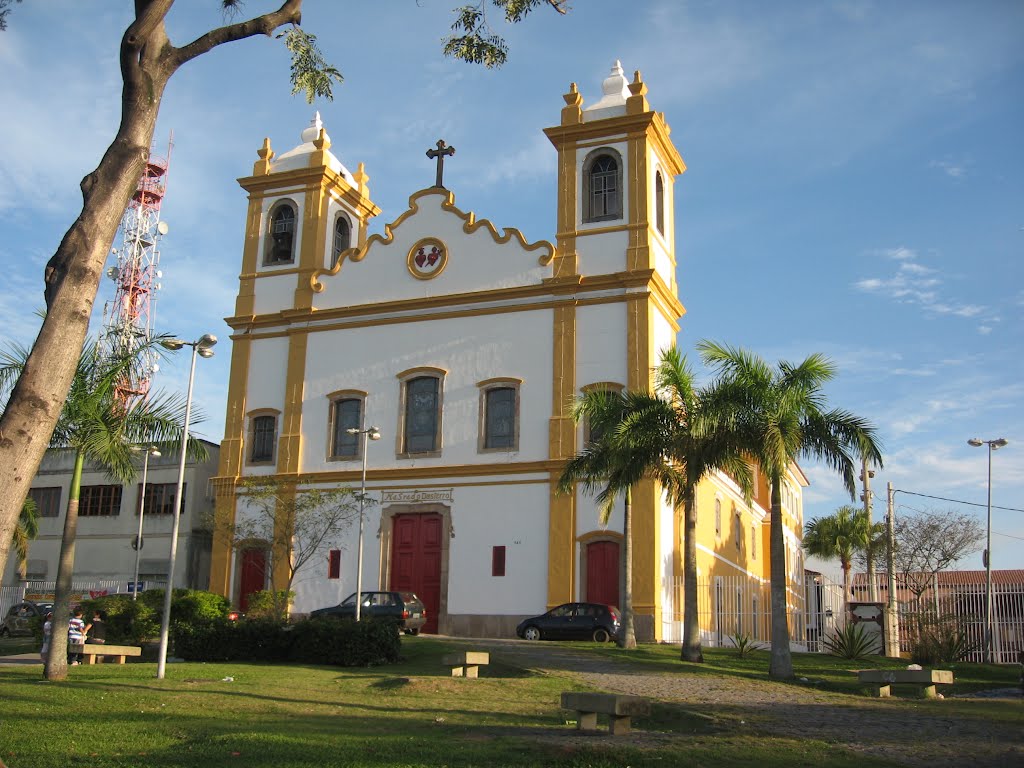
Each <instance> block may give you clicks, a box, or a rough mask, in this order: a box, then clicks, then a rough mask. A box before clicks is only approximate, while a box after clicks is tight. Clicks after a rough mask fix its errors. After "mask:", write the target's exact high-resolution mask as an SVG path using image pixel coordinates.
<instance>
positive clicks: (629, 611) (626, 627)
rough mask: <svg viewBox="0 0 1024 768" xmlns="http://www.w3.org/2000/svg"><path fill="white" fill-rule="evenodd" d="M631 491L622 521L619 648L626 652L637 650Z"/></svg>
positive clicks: (627, 494)
mask: <svg viewBox="0 0 1024 768" xmlns="http://www.w3.org/2000/svg"><path fill="white" fill-rule="evenodd" d="M631 497H632V494H631V493H630V489H629V488H627V489H626V503H625V508H624V510H623V514H622V517H623V520H622V629H621V632H620V633H619V647H620V648H625V649H626V650H633V649H634V648H636V632H635V631H634V629H633V514H632V509H633V502H632V498H631Z"/></svg>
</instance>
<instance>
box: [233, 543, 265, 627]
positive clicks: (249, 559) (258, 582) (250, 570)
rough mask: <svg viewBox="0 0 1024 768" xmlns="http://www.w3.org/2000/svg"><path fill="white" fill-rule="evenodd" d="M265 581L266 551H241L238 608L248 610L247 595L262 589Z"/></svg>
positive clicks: (243, 611) (243, 610) (242, 610)
mask: <svg viewBox="0 0 1024 768" xmlns="http://www.w3.org/2000/svg"><path fill="white" fill-rule="evenodd" d="M266 583H267V553H266V552H264V551H263V550H262V549H247V550H245V551H243V552H242V578H241V580H240V583H239V587H238V609H239V610H240V611H241V612H242V613H245V612H246V611H247V610H249V596H250V595H252V594H253V593H254V592H259V591H261V590H262V589H264V587H265V585H266Z"/></svg>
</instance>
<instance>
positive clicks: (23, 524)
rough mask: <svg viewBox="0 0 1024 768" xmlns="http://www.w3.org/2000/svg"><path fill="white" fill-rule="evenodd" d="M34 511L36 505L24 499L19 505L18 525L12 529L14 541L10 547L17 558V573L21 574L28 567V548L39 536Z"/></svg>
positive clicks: (37, 521)
mask: <svg viewBox="0 0 1024 768" xmlns="http://www.w3.org/2000/svg"><path fill="white" fill-rule="evenodd" d="M37 512H38V510H36V503H35V502H34V501H32V499H30V498H28V497H26V498H25V502H24V503H23V504H22V505H21V514H20V515H19V516H18V524H17V525H16V526H15V527H14V539H13V540H12V541H11V545H12V546H13V547H14V554H15V555H17V557H18V571H19V572H21V573H22V574H24V573H25V569H26V568H27V567H28V546H29V542H30V541H32V539H34V538H35V537H36V536H38V535H39V516H38V514H37Z"/></svg>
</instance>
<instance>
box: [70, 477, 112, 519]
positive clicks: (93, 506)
mask: <svg viewBox="0 0 1024 768" xmlns="http://www.w3.org/2000/svg"><path fill="white" fill-rule="evenodd" d="M121 490H122V489H121V486H120V485H83V486H82V488H81V491H80V492H79V494H78V516H79V517H114V516H116V515H119V514H121Z"/></svg>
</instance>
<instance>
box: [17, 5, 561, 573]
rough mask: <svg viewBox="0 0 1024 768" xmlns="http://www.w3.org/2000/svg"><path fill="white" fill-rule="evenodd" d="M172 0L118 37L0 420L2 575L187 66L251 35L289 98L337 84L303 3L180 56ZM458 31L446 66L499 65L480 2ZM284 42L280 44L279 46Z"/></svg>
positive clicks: (514, 17)
mask: <svg viewBox="0 0 1024 768" xmlns="http://www.w3.org/2000/svg"><path fill="white" fill-rule="evenodd" d="M491 2H492V4H493V5H494V6H495V7H496V8H498V9H500V10H501V11H503V12H504V14H505V19H506V20H507V21H509V22H511V23H516V22H519V21H521V20H522V19H523V18H524V17H525V16H526V14H527V13H529V12H530V11H531V10H533V9H534V8H536V7H539V6H542V5H547V6H550V7H551V8H553V9H554V10H556V11H558V12H559V13H565V12H566V10H567V8H566V5H567V0H491ZM173 5H174V0H135V2H134V7H135V17H134V19H133V20H132V22H131V24H129V25H128V28H127V29H126V30H125V32H124V35H123V37H122V38H121V46H120V52H119V59H120V64H121V75H122V89H121V121H120V125H119V126H118V129H117V133H116V135H115V136H114V138H113V140H112V141H111V143H110V146H109V147H107V150H106V152H104V154H103V157H102V158H101V160H100V162H99V165H98V166H97V167H96V169H95V170H94V171H92V172H91V173H89V174H88V175H87V176H86V177H85V178H84V179H82V182H81V184H80V186H81V190H82V198H83V200H82V210H81V212H80V213H79V215H78V217H77V218H76V219H75V221H74V223H73V224H72V225H71V228H70V229H69V230H68V231H67V232H66V233H65V235H64V238H63V239H62V240H61V243H60V246H59V247H58V248H57V252H56V253H55V254H54V255H53V257H52V258H51V259H50V260H49V263H48V264H47V266H46V271H45V276H44V280H45V288H44V296H45V299H46V307H47V314H46V318H45V320H44V321H43V323H42V327H41V328H40V329H39V335H38V336H37V338H36V341H35V344H34V345H33V347H32V351H31V354H30V355H29V356H28V358H27V359H26V361H25V366H24V372H23V375H22V376H21V377H20V378H19V380H18V382H17V384H16V385H15V387H14V389H13V392H12V393H11V395H10V398H9V400H8V403H7V407H6V409H5V410H4V413H3V415H2V416H0V435H2V436H3V437H2V438H0V485H2V486H3V488H4V490H5V493H4V494H3V495H2V496H0V573H2V572H3V569H4V566H5V565H6V563H7V555H8V552H9V551H10V544H11V538H12V536H13V533H14V527H15V525H16V523H17V519H18V515H19V513H20V511H21V500H22V499H24V498H25V495H26V494H27V492H28V489H29V486H30V485H31V482H32V478H33V476H34V474H35V472H36V470H37V469H38V468H39V463H40V462H41V461H42V458H43V454H44V453H45V452H46V447H47V445H48V443H49V439H50V435H51V433H52V432H53V429H54V427H55V426H56V424H57V420H58V418H59V417H60V414H61V410H62V408H63V403H64V400H65V397H66V396H67V393H68V390H69V389H70V388H71V386H72V379H73V378H74V376H75V370H76V366H77V364H78V360H77V357H78V350H80V349H82V346H83V343H84V341H85V337H86V332H87V330H88V325H89V318H90V316H91V315H92V308H93V303H94V301H95V299H96V292H97V289H98V287H99V281H100V276H101V274H102V272H103V265H104V262H105V261H106V258H107V254H108V253H110V246H111V244H112V243H113V241H114V236H115V235H116V233H117V228H118V225H119V224H120V221H121V216H122V214H123V213H124V210H125V207H126V206H127V205H128V201H129V199H130V198H131V196H132V194H133V193H134V192H135V188H136V186H137V184H138V181H139V178H140V177H141V175H142V171H143V169H144V168H145V164H146V161H147V159H148V158H149V149H150V146H151V145H152V143H153V129H154V128H155V126H156V120H157V115H158V113H159V111H160V104H161V101H162V99H163V95H164V90H165V88H166V87H167V84H168V82H169V81H170V79H171V77H172V76H173V75H174V74H175V73H176V72H177V71H178V70H179V69H180V68H181V67H183V66H184V65H185V64H188V63H189V62H190V61H193V60H194V59H197V58H199V57H200V56H204V55H206V54H208V53H209V52H211V51H213V50H215V49H216V48H219V47H221V46H224V45H227V44H229V43H234V42H238V41H240V40H245V39H247V38H250V37H256V36H261V35H262V36H273V35H274V34H275V33H276V32H277V31H278V30H280V29H282V28H285V27H288V28H289V29H290V31H289V32H286V33H285V34H284V35H283V37H284V39H285V44H286V45H287V46H288V48H289V50H290V51H291V53H292V65H291V82H292V91H293V93H295V92H299V91H301V92H304V93H305V94H306V98H307V100H309V101H312V100H313V99H314V98H316V97H323V98H327V99H329V98H330V97H331V86H332V85H333V83H335V82H339V81H340V79H341V74H340V73H339V72H338V71H337V70H336V69H334V68H333V67H331V66H329V65H328V64H327V63H326V62H325V61H324V59H323V56H322V55H321V54H320V52H319V49H318V48H317V47H316V44H315V38H314V37H313V36H312V35H309V34H307V33H305V32H303V31H301V30H300V29H299V24H300V22H301V19H302V0H284V1H283V2H281V3H280V5H279V6H278V7H277V9H276V10H272V11H269V12H267V13H263V14H261V15H258V16H254V17H252V18H249V19H245V20H238V21H229V19H228V18H226V19H225V21H229V23H225V24H224V25H222V26H216V27H212V28H211V29H210V30H209V31H207V32H205V33H204V34H202V35H200V36H199V37H197V38H195V39H194V40H192V41H191V42H187V43H185V44H184V45H180V46H176V45H174V44H173V43H172V42H171V40H170V39H169V38H168V35H167V29H166V26H165V20H166V18H167V15H168V13H169V12H170V11H171V8H172V6H173ZM219 5H220V7H221V8H222V10H223V11H224V12H225V14H226V15H227V16H228V17H229V18H234V17H235V16H236V15H237V14H240V13H241V10H242V6H243V3H242V0H220V2H219ZM10 12H11V8H10V0H0V29H4V28H6V24H7V22H8V16H9V14H10ZM455 13H456V19H457V21H456V24H455V25H453V32H454V33H455V34H453V35H452V37H451V38H449V40H448V41H447V42H446V45H445V50H446V53H447V54H448V55H450V56H454V57H456V58H459V59H462V60H465V61H469V62H479V63H483V64H485V65H487V66H498V65H500V64H501V63H502V62H503V61H504V60H505V55H506V53H505V44H504V41H503V40H502V39H501V38H500V37H499V36H497V35H495V34H493V32H491V30H490V27H489V26H488V22H487V16H486V13H485V0H480V2H477V3H473V4H470V5H469V6H466V7H464V8H461V9H456V11H455ZM278 36H279V37H281V35H278Z"/></svg>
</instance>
